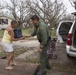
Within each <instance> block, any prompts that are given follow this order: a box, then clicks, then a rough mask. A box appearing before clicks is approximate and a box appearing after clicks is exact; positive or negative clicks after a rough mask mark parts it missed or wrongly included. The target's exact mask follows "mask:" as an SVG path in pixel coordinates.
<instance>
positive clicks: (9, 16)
mask: <svg viewBox="0 0 76 75" xmlns="http://www.w3.org/2000/svg"><path fill="white" fill-rule="evenodd" d="M0 17H7V18H10V19H13V16H11V15H7V14H0Z"/></svg>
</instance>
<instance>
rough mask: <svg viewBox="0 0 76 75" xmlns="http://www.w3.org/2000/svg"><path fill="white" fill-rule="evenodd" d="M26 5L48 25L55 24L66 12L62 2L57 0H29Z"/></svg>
mask: <svg viewBox="0 0 76 75" xmlns="http://www.w3.org/2000/svg"><path fill="white" fill-rule="evenodd" d="M28 5H29V8H30V10H31V12H33V14H38V15H39V17H40V18H41V20H43V21H44V22H45V23H47V24H49V25H50V26H56V25H57V24H58V22H59V21H60V19H62V18H63V16H64V14H65V12H66V10H65V7H64V5H63V3H62V2H58V1H57V0H54V2H53V1H52V0H35V1H31V0H29V4H28Z"/></svg>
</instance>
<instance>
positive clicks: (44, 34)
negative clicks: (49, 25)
mask: <svg viewBox="0 0 76 75" xmlns="http://www.w3.org/2000/svg"><path fill="white" fill-rule="evenodd" d="M40 33H41V37H42V38H41V39H42V42H41V46H40V47H41V48H43V47H44V46H45V45H46V44H47V40H48V38H47V37H48V35H47V29H46V27H45V26H44V27H43V26H42V27H41V28H40Z"/></svg>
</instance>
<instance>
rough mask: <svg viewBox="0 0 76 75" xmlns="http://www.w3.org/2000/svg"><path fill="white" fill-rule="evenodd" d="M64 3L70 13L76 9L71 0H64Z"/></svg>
mask: <svg viewBox="0 0 76 75" xmlns="http://www.w3.org/2000/svg"><path fill="white" fill-rule="evenodd" d="M63 3H64V5H65V7H66V8H67V12H68V13H72V12H73V11H74V10H75V9H74V7H73V6H72V5H71V3H70V2H69V0H63Z"/></svg>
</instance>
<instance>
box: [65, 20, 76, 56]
mask: <svg viewBox="0 0 76 75" xmlns="http://www.w3.org/2000/svg"><path fill="white" fill-rule="evenodd" d="M66 52H67V55H68V56H73V57H76V22H75V21H74V22H73V24H72V26H71V28H70V31H69V33H68V36H67V43H66Z"/></svg>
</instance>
